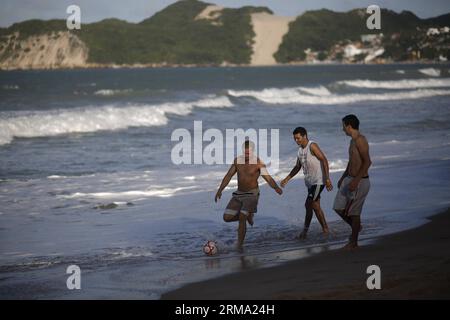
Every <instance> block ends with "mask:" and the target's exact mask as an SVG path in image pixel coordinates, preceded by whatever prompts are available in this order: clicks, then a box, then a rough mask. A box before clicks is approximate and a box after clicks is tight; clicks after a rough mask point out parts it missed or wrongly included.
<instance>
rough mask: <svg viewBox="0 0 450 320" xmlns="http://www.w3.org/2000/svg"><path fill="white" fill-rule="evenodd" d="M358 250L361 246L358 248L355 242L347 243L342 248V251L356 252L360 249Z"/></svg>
mask: <svg viewBox="0 0 450 320" xmlns="http://www.w3.org/2000/svg"><path fill="white" fill-rule="evenodd" d="M358 248H359V246H358V244H357V243H355V242H349V243H347V244H346V245H345V246H344V247H342V250H346V251H353V250H356V249H358Z"/></svg>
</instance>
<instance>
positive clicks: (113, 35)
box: [0, 0, 272, 64]
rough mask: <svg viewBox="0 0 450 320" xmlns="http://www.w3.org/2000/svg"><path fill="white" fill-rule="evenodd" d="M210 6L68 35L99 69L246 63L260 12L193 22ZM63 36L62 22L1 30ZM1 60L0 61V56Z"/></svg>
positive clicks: (180, 7)
mask: <svg viewBox="0 0 450 320" xmlns="http://www.w3.org/2000/svg"><path fill="white" fill-rule="evenodd" d="M208 5H209V4H208V3H205V2H201V1H197V0H182V1H179V2H176V3H174V4H172V5H170V6H168V7H167V8H165V9H164V10H162V11H160V12H158V13H156V14H155V15H154V16H152V17H151V18H148V19H145V20H144V21H142V22H140V23H129V22H126V21H123V20H119V19H106V20H102V21H100V22H96V23H90V24H82V28H81V30H74V31H71V32H73V33H74V34H76V35H77V36H78V37H79V38H80V39H81V40H82V41H83V42H84V43H85V44H86V45H87V47H88V48H89V58H88V62H90V63H99V64H136V63H141V64H150V63H167V64H221V63H223V62H227V63H233V64H247V63H249V62H250V58H251V54H252V49H251V44H252V41H253V37H254V32H253V28H252V26H251V18H250V14H251V13H254V12H268V13H272V11H271V10H270V9H268V8H265V7H250V6H248V7H242V8H238V9H228V8H225V9H224V10H223V11H222V13H221V15H220V16H219V17H218V18H217V19H216V20H215V21H214V22H215V23H211V21H210V20H206V19H198V20H196V19H195V17H196V16H197V15H198V14H199V13H201V12H202V11H203V10H204V9H205V8H206V7H207V6H208ZM57 31H67V28H66V21H65V20H51V21H42V20H29V21H25V22H21V23H16V24H14V25H12V26H11V27H9V28H2V29H0V36H3V37H4V36H5V35H9V34H12V33H14V32H19V34H20V38H24V37H28V36H30V35H39V34H48V33H51V32H57ZM0 59H1V57H0Z"/></svg>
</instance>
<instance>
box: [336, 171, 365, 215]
mask: <svg viewBox="0 0 450 320" xmlns="http://www.w3.org/2000/svg"><path fill="white" fill-rule="evenodd" d="M352 180H353V177H350V176H348V177H345V178H344V180H343V181H342V184H341V187H340V188H339V190H338V192H337V194H336V198H335V199H334V205H333V209H334V210H336V211H345V212H347V213H348V215H349V216H359V215H361V211H362V208H363V204H364V201H365V200H366V197H367V194H368V193H369V190H370V181H369V178H368V177H367V178H362V179H361V181H360V182H359V185H358V187H357V188H356V190H355V191H353V192H350V190H348V185H349V183H350V182H351V181H352Z"/></svg>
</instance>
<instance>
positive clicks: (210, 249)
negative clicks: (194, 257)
mask: <svg viewBox="0 0 450 320" xmlns="http://www.w3.org/2000/svg"><path fill="white" fill-rule="evenodd" d="M203 252H204V253H205V254H206V255H208V256H213V255H215V254H216V253H217V244H216V242H214V241H212V240H208V241H207V242H206V243H205V245H204V246H203Z"/></svg>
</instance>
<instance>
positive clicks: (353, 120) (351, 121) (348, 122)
mask: <svg viewBox="0 0 450 320" xmlns="http://www.w3.org/2000/svg"><path fill="white" fill-rule="evenodd" d="M342 121H343V122H344V125H345V126H351V127H352V128H353V129H355V130H359V120H358V117H356V116H355V115H354V114H348V115H346V116H345V117H343V118H342Z"/></svg>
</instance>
